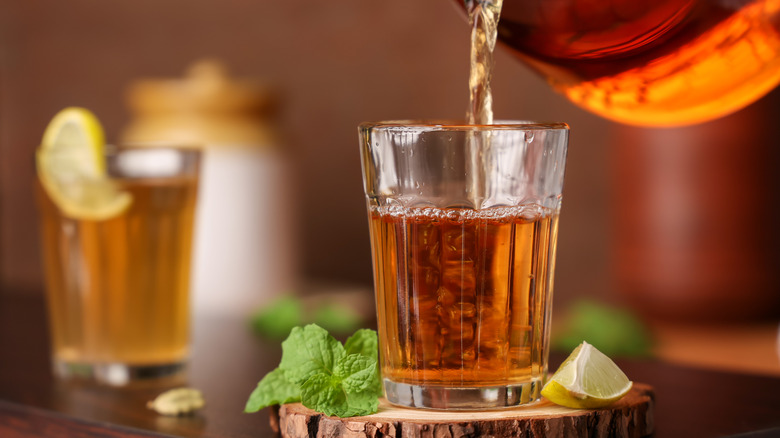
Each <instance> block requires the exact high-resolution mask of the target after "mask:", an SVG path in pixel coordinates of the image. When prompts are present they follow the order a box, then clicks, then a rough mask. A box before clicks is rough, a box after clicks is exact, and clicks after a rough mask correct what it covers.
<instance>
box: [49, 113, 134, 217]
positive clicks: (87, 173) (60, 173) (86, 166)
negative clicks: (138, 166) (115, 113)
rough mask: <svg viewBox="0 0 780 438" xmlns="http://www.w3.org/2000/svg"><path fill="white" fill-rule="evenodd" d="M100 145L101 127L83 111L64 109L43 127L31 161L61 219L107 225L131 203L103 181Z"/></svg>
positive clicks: (104, 171)
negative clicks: (33, 161)
mask: <svg viewBox="0 0 780 438" xmlns="http://www.w3.org/2000/svg"><path fill="white" fill-rule="evenodd" d="M104 144H105V138H104V135H103V128H102V127H101V126H100V122H99V121H98V119H97V117H95V115H94V114H92V113H91V112H90V111H88V110H86V109H84V108H76V107H70V108H65V109H64V110H62V111H60V112H59V113H57V115H55V116H54V118H53V119H52V121H51V122H49V125H48V126H47V127H46V132H45V133H44V134H43V141H42V142H41V146H40V148H38V151H37V152H36V157H35V158H36V164H37V167H38V178H39V179H40V181H41V185H42V186H43V189H44V190H45V191H46V194H48V195H49V197H50V198H51V200H52V201H53V202H54V204H55V205H56V206H57V207H58V208H59V209H60V210H61V211H62V213H63V214H64V215H65V216H68V217H72V218H74V219H87V220H105V219H110V218H112V217H115V216H118V215H120V214H122V213H123V212H124V211H125V210H127V208H128V207H129V206H130V204H131V203H132V196H131V195H130V194H129V193H127V192H123V191H121V190H120V189H119V188H118V187H117V185H116V183H115V182H113V181H112V180H111V179H109V178H108V176H107V175H106V162H105V157H104V154H103V147H104Z"/></svg>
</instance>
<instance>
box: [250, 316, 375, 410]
mask: <svg viewBox="0 0 780 438" xmlns="http://www.w3.org/2000/svg"><path fill="white" fill-rule="evenodd" d="M377 352H378V350H377V335H376V332H374V331H373V330H358V331H357V332H356V333H355V334H354V335H352V336H351V337H350V338H349V339H348V340H347V343H346V347H345V346H344V345H341V343H340V342H339V341H337V340H336V339H334V338H333V337H332V336H330V335H329V334H328V332H327V331H326V330H324V329H323V328H321V327H319V326H317V325H315V324H311V325H307V326H306V327H295V328H293V329H292V331H291V332H290V335H289V336H288V337H287V339H286V340H285V341H284V342H282V361H281V363H280V364H279V368H277V369H275V370H273V371H271V372H270V373H268V375H266V376H265V377H264V378H263V380H261V381H260V383H258V384H257V388H255V390H254V391H253V392H252V394H251V395H250V396H249V400H247V403H246V407H245V411H246V412H257V411H258V410H260V409H262V408H264V407H266V406H270V405H274V404H284V403H291V402H296V401H300V402H301V403H303V405H304V406H306V407H308V408H310V409H313V410H315V411H318V412H322V413H324V414H326V415H336V416H339V417H351V416H356V415H369V414H373V413H375V412H376V411H377V410H378V409H379V400H378V399H377V397H378V396H380V395H381V394H382V390H381V382H380V378H379V366H378V363H377Z"/></svg>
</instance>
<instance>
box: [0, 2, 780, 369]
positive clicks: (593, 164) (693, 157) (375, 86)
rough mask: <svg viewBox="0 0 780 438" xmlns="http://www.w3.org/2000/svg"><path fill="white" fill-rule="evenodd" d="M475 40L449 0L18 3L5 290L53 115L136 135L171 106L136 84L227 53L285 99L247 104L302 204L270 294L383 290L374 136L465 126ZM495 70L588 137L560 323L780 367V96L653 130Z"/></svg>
mask: <svg viewBox="0 0 780 438" xmlns="http://www.w3.org/2000/svg"><path fill="white" fill-rule="evenodd" d="M468 44H469V28H468V26H467V23H466V19H465V17H464V15H463V13H462V11H460V10H458V9H457V8H456V6H455V5H454V2H452V1H448V0H434V1H424V2H421V1H415V0H397V1H394V2H367V1H360V0H344V1H340V2H314V1H301V0H291V1H285V2H268V1H262V0H257V1H248V0H222V1H219V2H217V1H213V0H212V1H210V0H186V1H185V0H168V1H165V2H160V1H153V0H134V1H132V2H130V1H112V2H106V1H100V0H70V1H67V2H63V1H54V0H48V1H41V2H34V3H33V2H25V1H18V0H0V280H1V281H0V283H1V284H2V285H3V290H11V289H13V290H24V291H29V293H41V291H42V286H43V280H42V268H41V260H40V248H39V246H40V243H39V238H38V229H37V226H38V225H37V213H36V205H35V198H34V191H33V188H34V182H35V178H36V176H35V168H34V163H33V151H34V150H35V148H36V147H37V145H38V143H39V141H40V138H41V136H42V133H43V131H44V129H45V127H46V125H47V123H48V122H49V120H50V119H51V117H52V116H53V115H54V114H55V113H56V112H57V111H59V110H60V109H62V108H64V107H66V106H73V105H76V106H83V107H86V108H89V109H91V110H92V111H94V112H95V114H96V115H97V116H98V117H99V118H100V119H101V121H102V122H103V123H104V127H105V128H106V134H107V138H108V141H109V142H117V141H120V140H121V139H122V138H123V137H125V136H128V135H129V134H128V132H130V131H129V129H130V128H131V127H132V126H133V124H134V123H136V122H138V120H139V117H141V116H148V115H149V113H150V112H153V111H154V108H150V107H149V106H143V105H142V104H138V101H137V100H136V101H133V100H132V98H133V92H134V90H135V92H138V88H133V86H134V84H136V85H137V84H138V83H139V82H138V81H142V80H159V79H176V78H179V79H181V78H184V77H185V76H186V75H188V74H189V75H190V77H192V76H193V75H195V76H197V72H198V71H199V70H198V69H197V68H196V69H195V70H194V71H195V73H193V70H192V66H193V65H195V64H196V63H197V62H199V61H202V60H204V59H210V60H216V61H218V62H220V63H221V65H222V66H224V70H222V71H220V70H219V69H217V72H218V74H219V75H223V76H220V77H222V78H223V79H224V78H228V79H226V80H228V81H232V80H237V81H241V80H251V81H256V83H257V84H261V85H259V86H258V87H257V88H253V90H255V91H256V92H257V93H258V97H257V99H258V100H260V101H263V102H267V104H265V103H264V104H263V105H261V106H262V110H258V108H257V107H254V106H251V105H249V106H250V107H251V108H249V107H246V108H245V107H242V108H241V110H242V111H247V112H251V117H252V118H253V119H254V120H256V123H257V124H258V125H266V126H270V128H268V129H272V130H273V131H274V135H273V136H272V137H271V138H272V140H269V141H271V142H272V143H273V145H272V148H273V149H274V150H275V151H276V152H275V153H276V154H277V155H275V156H278V157H282V160H283V161H284V163H285V165H284V169H285V170H284V175H283V176H282V177H280V179H276V180H273V181H272V182H268V183H267V184H271V187H270V190H268V187H265V188H263V189H262V190H261V189H260V188H258V193H268V192H275V191H278V192H280V193H288V194H289V196H285V199H287V200H288V201H290V202H287V203H285V205H284V206H276V205H275V204H273V203H271V202H270V201H268V203H267V204H264V206H265V207H267V208H268V209H274V208H277V207H278V208H285V209H288V210H289V212H290V213H289V215H288V216H285V217H286V218H287V219H285V220H284V224H285V226H290V227H291V229H292V231H291V232H290V233H289V235H290V238H289V240H288V241H286V242H283V243H281V244H280V243H276V244H275V245H284V246H285V248H284V251H281V250H280V249H279V248H272V250H271V251H265V252H263V255H262V257H268V259H262V260H260V261H259V263H271V264H273V263H278V262H279V261H278V260H276V259H275V258H274V257H273V256H272V255H269V254H270V253H273V252H276V251H277V250H280V251H281V252H284V254H287V255H282V256H280V257H287V258H288V259H289V260H288V259H285V260H288V265H287V266H286V268H285V269H288V270H289V272H291V274H290V275H291V276H292V277H293V279H292V280H290V281H287V283H285V282H284V281H282V282H280V283H279V285H278V286H273V287H268V286H266V287H264V286H261V285H258V290H257V296H258V297H267V299H268V300H270V299H271V297H273V296H275V295H278V294H280V293H282V292H288V290H276V289H282V288H284V289H291V290H299V289H303V288H306V287H309V286H305V285H310V284H317V285H326V286H325V288H326V289H328V290H331V289H339V288H349V289H350V290H352V289H355V290H361V291H364V292H362V293H364V295H366V296H368V297H369V298H370V296H371V295H370V294H371V289H372V285H371V282H372V274H371V257H370V249H369V243H368V227H367V219H366V212H365V201H364V195H363V188H362V176H361V169H360V161H359V155H358V142H357V130H356V128H357V125H358V124H359V123H360V122H362V121H368V120H380V119H409V118H455V119H458V118H463V117H464V115H465V111H466V107H467V99H468V92H467V75H468ZM495 58H496V59H495V71H494V76H493V78H494V79H493V93H494V105H495V106H494V111H495V114H496V117H497V118H499V119H500V118H505V119H533V120H542V121H543V120H549V121H564V122H566V123H568V124H569V125H570V127H571V138H570V148H569V156H568V164H567V173H566V184H565V192H564V193H565V194H564V199H565V201H564V208H563V211H562V213H563V214H562V216H561V222H560V234H559V242H558V257H557V260H558V263H557V271H556V281H555V306H556V312H557V313H559V314H561V315H564V314H565V313H566V312H567V310H570V309H576V308H577V303H579V302H581V300H583V299H587V300H589V301H591V302H596V303H599V305H604V306H614V307H617V308H626V309H629V310H630V312H631V314H632V315H637V316H638V317H640V318H642V321H646V322H647V324H648V326H650V327H651V329H652V335H653V337H654V338H655V339H656V340H657V342H658V345H660V347H657V349H656V351H657V352H660V354H662V355H663V354H667V355H670V357H671V356H673V357H675V358H677V359H679V360H683V361H696V360H699V359H700V358H701V357H702V355H701V354H700V353H697V352H696V350H695V349H692V348H693V347H692V346H695V345H702V340H712V341H713V342H718V343H719V344H720V345H721V346H722V344H723V342H725V340H727V339H729V338H730V337H735V338H736V339H737V341H736V342H734V344H735V345H736V344H742V345H743V347H744V344H746V343H745V342H741V341H739V339H742V340H744V339H746V338H745V337H743V336H741V335H740V333H748V334H749V339H752V340H754V341H755V342H754V343H755V344H756V345H758V347H755V348H753V349H752V350H750V351H749V352H737V353H735V354H737V355H741V356H739V357H741V358H742V359H741V360H733V361H732V362H733V363H725V365H727V366H743V367H747V368H749V369H753V370H756V369H758V370H760V371H768V372H771V373H776V374H777V375H780V365H778V363H777V352H776V345H777V317H778V314H780V269H778V268H780V227H778V226H777V224H778V223H780V207H778V206H780V202H778V201H780V180H778V178H777V175H776V169H777V168H778V164H780V154H779V153H778V151H779V150H780V148H778V146H780V144H779V143H780V141H779V140H778V138H780V136H779V134H780V126H778V124H777V123H776V120H777V118H778V115H780V93H778V92H777V91H775V92H773V93H770V94H769V95H768V96H766V97H765V98H763V99H761V100H760V101H758V102H757V103H755V104H753V105H751V106H750V107H748V108H746V109H745V110H743V111H740V112H738V113H736V114H734V115H732V116H729V117H727V118H724V119H720V120H717V121H714V122H710V123H706V124H703V125H698V126H694V127H689V128H678V129H640V128H632V127H626V126H620V125H617V124H614V123H612V122H609V121H606V120H604V119H602V118H599V117H597V116H594V115H592V114H590V113H587V112H585V111H583V110H580V109H578V108H577V107H575V106H574V105H572V104H571V103H569V102H568V101H567V100H566V99H564V98H563V97H561V96H559V95H557V94H556V93H555V92H553V91H552V90H551V89H550V88H549V87H548V86H547V85H546V84H545V82H544V80H543V79H541V78H539V77H537V76H536V75H534V74H533V73H532V72H531V71H530V70H529V69H528V68H526V67H525V66H523V65H522V64H521V63H520V62H519V61H518V60H517V59H515V58H513V57H512V56H511V55H509V54H508V52H507V51H505V50H502V49H501V48H499V49H498V50H497V51H496V54H495ZM201 65H203V64H201ZM206 70H208V69H206ZM200 71H201V73H202V71H203V70H202V69H201V70H200ZM212 72H213V71H212ZM206 76H208V74H207V75H206ZM253 83H255V82H253ZM257 90H260V91H257ZM137 96H138V95H137V94H136V97H137ZM131 102H136V106H135V107H133V108H131ZM152 106H153V105H152ZM253 138H254V137H253ZM269 181H270V180H269ZM249 193H250V194H251V191H250V192H249ZM243 196H246V192H244V195H243ZM266 196H270V198H263V199H272V196H271V195H266ZM245 199H247V200H248V201H247V202H251V196H250V197H247V198H245ZM263 202H265V201H263ZM258 245H263V243H258ZM288 247H289V248H288ZM288 250H289V251H288ZM264 289H271V290H264ZM0 293H2V291H0ZM257 304H258V305H262V304H263V302H262V300H261V301H260V302H258V303H257ZM658 321H661V322H658ZM692 322H696V324H691V323H692ZM740 330H742V331H740ZM748 344H749V342H748ZM716 348H722V347H716ZM734 348H740V347H739V345H736V346H735V347H734ZM720 353H721V354H716V355H715V356H724V355H723V354H722V351H721V352H720ZM746 355H747V356H746ZM751 355H752V356H751ZM725 356H729V355H728V354H727V355H725ZM746 358H748V359H746ZM719 360H721V362H722V361H724V360H726V361H728V359H723V358H722V357H721V358H720V359H719ZM746 363H747V364H746ZM721 364H722V365H724V364H723V363H721ZM751 364H752V365H753V366H752V367H751V366H750V365H751Z"/></svg>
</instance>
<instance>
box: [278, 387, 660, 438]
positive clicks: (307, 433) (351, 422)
mask: <svg viewBox="0 0 780 438" xmlns="http://www.w3.org/2000/svg"><path fill="white" fill-rule="evenodd" d="M653 404H654V395H653V389H652V387H651V386H649V385H645V384H641V383H634V386H633V388H632V389H631V391H629V393H628V394H626V396H625V397H623V398H622V399H620V400H618V401H617V402H616V403H614V404H612V405H611V406H608V407H606V408H602V409H569V408H564V407H561V406H557V405H554V404H552V403H550V402H548V401H547V400H543V401H541V402H539V403H536V404H534V405H532V406H528V407H519V408H513V409H505V410H500V411H480V412H477V411H447V412H444V411H429V410H419V409H407V408H400V407H397V406H393V405H390V404H389V403H387V402H386V401H385V400H382V401H381V403H380V406H379V412H377V413H376V414H373V415H368V416H365V417H352V418H338V417H328V416H325V415H323V414H320V413H317V412H315V411H312V410H311V409H308V408H306V407H304V406H303V405H301V404H300V403H295V404H288V405H284V406H282V407H281V408H279V410H278V412H276V411H274V413H273V414H272V417H271V426H272V427H273V428H274V430H276V431H277V432H280V433H281V435H282V437H289V438H304V437H306V438H315V437H334V436H338V437H348V438H353V437H354V438H358V437H360V438H363V437H366V438H374V437H393V438H398V437H404V438H417V437H421V438H423V437H424V438H461V437H479V436H492V437H497V438H498V437H524V438H525V437H527V438H549V437H556V438H558V437H577V436H582V437H589V438H593V437H630V438H634V437H637V438H638V437H643V436H647V435H650V434H652V433H653Z"/></svg>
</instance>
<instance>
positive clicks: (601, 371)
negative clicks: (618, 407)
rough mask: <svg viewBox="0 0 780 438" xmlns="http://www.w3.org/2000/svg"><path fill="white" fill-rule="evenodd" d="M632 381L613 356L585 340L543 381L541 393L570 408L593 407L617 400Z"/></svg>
mask: <svg viewBox="0 0 780 438" xmlns="http://www.w3.org/2000/svg"><path fill="white" fill-rule="evenodd" d="M631 385H632V383H631V381H630V380H628V377H626V375H625V374H624V373H623V371H621V370H620V368H618V366H617V365H615V362H612V359H610V358H609V357H607V356H606V355H604V353H602V352H600V351H599V350H597V349H596V348H595V347H594V346H592V345H590V344H588V343H587V342H583V343H582V344H580V345H578V346H577V348H575V349H574V351H572V352H571V354H570V355H569V357H567V358H566V360H565V361H563V363H562V364H561V366H560V368H558V371H556V372H555V374H553V376H552V378H551V379H550V381H548V382H547V384H546V385H544V388H542V395H543V396H544V397H545V398H547V399H548V400H550V401H551V402H553V403H555V404H558V405H561V406H566V407H568V408H578V409H594V408H600V407H604V406H607V405H609V404H612V403H614V402H615V401H617V400H618V399H620V398H621V397H623V396H624V395H626V394H627V393H628V391H629V390H630V389H631Z"/></svg>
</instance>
